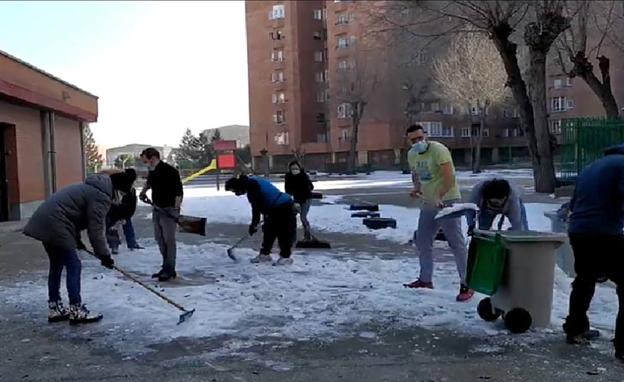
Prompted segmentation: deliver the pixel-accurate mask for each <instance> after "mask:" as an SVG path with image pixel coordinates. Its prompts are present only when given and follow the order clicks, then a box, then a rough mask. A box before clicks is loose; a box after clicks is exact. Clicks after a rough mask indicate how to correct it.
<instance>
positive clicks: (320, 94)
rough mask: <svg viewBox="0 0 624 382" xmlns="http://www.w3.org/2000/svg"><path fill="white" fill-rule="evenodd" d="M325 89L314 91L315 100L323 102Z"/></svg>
mask: <svg viewBox="0 0 624 382" xmlns="http://www.w3.org/2000/svg"><path fill="white" fill-rule="evenodd" d="M325 97H326V96H325V90H319V91H318V92H316V102H318V103H323V102H325V99H326V98H325Z"/></svg>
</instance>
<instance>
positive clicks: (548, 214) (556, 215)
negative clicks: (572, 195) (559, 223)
mask: <svg viewBox="0 0 624 382" xmlns="http://www.w3.org/2000/svg"><path fill="white" fill-rule="evenodd" d="M544 216H546V217H547V218H559V213H557V211H556V210H555V211H546V212H544Z"/></svg>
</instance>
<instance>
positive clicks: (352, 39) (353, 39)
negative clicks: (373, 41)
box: [349, 36, 356, 45]
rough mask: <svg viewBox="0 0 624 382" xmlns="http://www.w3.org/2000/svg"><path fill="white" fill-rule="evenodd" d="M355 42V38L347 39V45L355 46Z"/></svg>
mask: <svg viewBox="0 0 624 382" xmlns="http://www.w3.org/2000/svg"><path fill="white" fill-rule="evenodd" d="M355 40H356V38H355V36H351V37H349V45H355Z"/></svg>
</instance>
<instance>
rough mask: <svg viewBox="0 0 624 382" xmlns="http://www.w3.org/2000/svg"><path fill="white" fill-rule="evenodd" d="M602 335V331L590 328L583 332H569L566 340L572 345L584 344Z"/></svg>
mask: <svg viewBox="0 0 624 382" xmlns="http://www.w3.org/2000/svg"><path fill="white" fill-rule="evenodd" d="M598 337H600V332H599V331H597V330H594V329H589V330H587V331H585V332H583V333H581V334H576V335H572V334H568V335H566V342H567V343H569V344H570V345H583V344H588V343H589V342H590V341H591V340H593V339H596V338H598Z"/></svg>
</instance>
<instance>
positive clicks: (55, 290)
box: [24, 173, 136, 324]
mask: <svg viewBox="0 0 624 382" xmlns="http://www.w3.org/2000/svg"><path fill="white" fill-rule="evenodd" d="M135 179H136V174H135V175H134V176H132V175H131V174H127V173H118V174H111V175H106V174H96V175H90V176H89V177H87V179H86V180H85V182H84V183H81V184H75V185H71V186H68V187H65V188H63V189H62V190H60V191H58V192H56V193H54V194H53V195H52V196H50V198H48V200H46V201H45V202H44V203H43V204H42V205H41V206H39V208H37V210H36V211H35V213H34V214H33V216H32V218H31V219H30V221H29V222H28V224H27V225H26V227H25V228H24V234H25V235H27V236H30V237H32V238H34V239H37V240H39V241H41V242H42V243H43V247H44V249H45V251H46V252H47V254H48V257H49V259H50V272H49V274H48V307H49V315H48V321H49V322H59V321H65V320H69V323H70V324H81V323H89V322H96V321H99V320H101V319H102V315H101V314H94V313H90V312H89V311H88V310H87V308H86V306H85V305H83V304H82V299H81V297H80V272H81V269H82V265H81V262H80V258H78V253H77V250H79V249H86V248H85V247H84V244H83V243H82V241H81V240H80V232H81V231H82V230H85V229H86V230H87V233H88V236H89V241H90V242H91V246H92V247H93V251H94V252H95V256H96V257H98V258H99V259H100V262H101V264H102V265H103V266H105V267H107V268H113V265H114V264H115V262H114V261H113V259H112V257H111V255H110V252H109V251H108V246H107V245H106V239H105V230H106V215H107V213H108V211H109V209H110V206H111V203H112V200H113V198H115V197H116V196H115V195H119V194H120V193H121V194H123V193H128V192H130V189H131V188H132V184H133V183H134V181H135ZM63 268H65V272H66V278H67V293H68V295H69V304H70V305H69V311H68V310H67V309H66V308H65V307H64V306H63V302H62V299H61V293H60V288H61V275H62V273H63Z"/></svg>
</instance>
